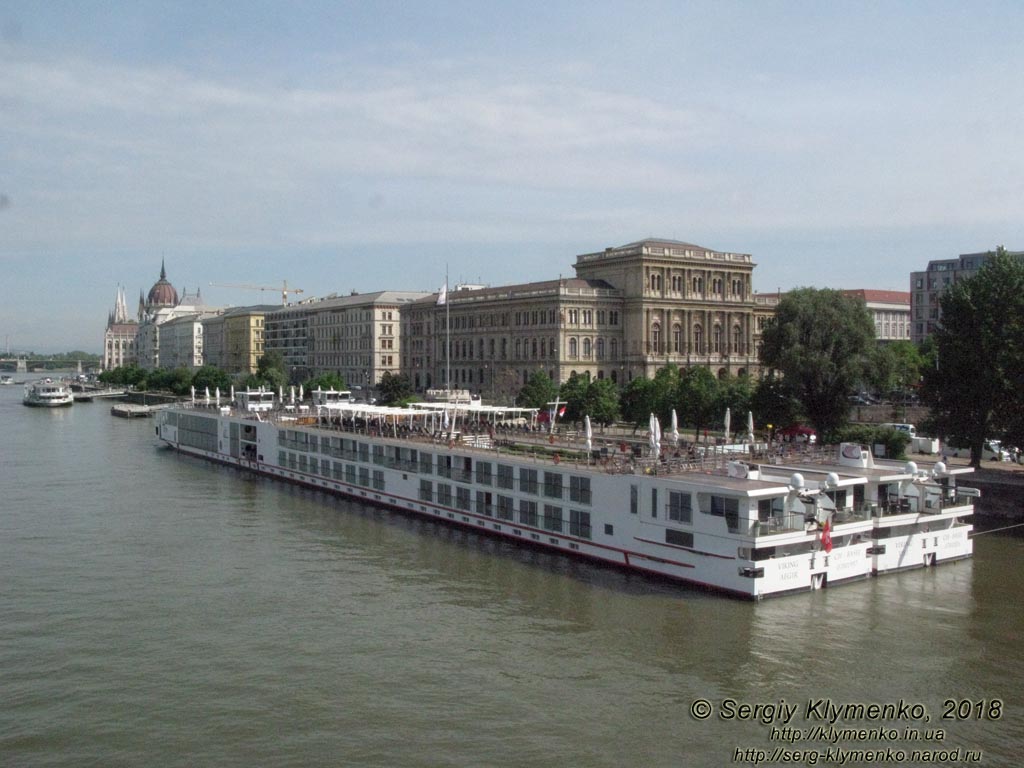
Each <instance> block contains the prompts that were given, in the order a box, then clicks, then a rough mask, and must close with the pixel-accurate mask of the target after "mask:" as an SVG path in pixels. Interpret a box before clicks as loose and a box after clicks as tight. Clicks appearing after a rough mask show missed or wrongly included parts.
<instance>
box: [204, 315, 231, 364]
mask: <svg viewBox="0 0 1024 768" xmlns="http://www.w3.org/2000/svg"><path fill="white" fill-rule="evenodd" d="M225 349H226V347H225V340H224V313H223V312H218V313H217V314H215V315H210V316H208V317H204V318H203V365H212V366H214V367H215V368H220V369H221V370H223V371H226V370H227V355H226V352H225Z"/></svg>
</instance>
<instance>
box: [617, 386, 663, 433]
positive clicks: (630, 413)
mask: <svg viewBox="0 0 1024 768" xmlns="http://www.w3.org/2000/svg"><path fill="white" fill-rule="evenodd" d="M619 406H620V408H621V410H622V418H623V419H625V420H626V421H628V422H629V423H631V424H632V425H633V432H636V430H637V429H638V428H639V427H646V426H647V421H648V419H649V418H650V416H651V414H652V413H653V412H654V408H655V388H654V381H653V380H651V379H645V378H643V377H640V378H636V379H633V380H632V381H631V382H629V384H627V385H626V387H625V389H623V390H622V395H621V396H620V397H619Z"/></svg>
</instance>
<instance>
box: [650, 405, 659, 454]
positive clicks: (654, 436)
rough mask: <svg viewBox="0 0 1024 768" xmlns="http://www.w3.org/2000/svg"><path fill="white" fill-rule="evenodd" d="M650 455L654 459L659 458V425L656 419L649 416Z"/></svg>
mask: <svg viewBox="0 0 1024 768" xmlns="http://www.w3.org/2000/svg"><path fill="white" fill-rule="evenodd" d="M651 455H652V456H653V457H654V458H658V457H659V456H661V425H660V424H659V423H658V417H657V416H655V415H654V414H653V413H652V414H651Z"/></svg>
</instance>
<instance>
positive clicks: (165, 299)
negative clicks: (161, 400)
mask: <svg viewBox="0 0 1024 768" xmlns="http://www.w3.org/2000/svg"><path fill="white" fill-rule="evenodd" d="M215 311H216V310H215V309H213V308H211V307H207V306H205V305H204V303H203V297H202V293H201V291H200V290H199V289H198V288H197V289H196V292H195V293H194V294H190V293H187V292H185V291H182V295H181V297H180V298H179V297H178V291H177V290H176V289H175V288H174V286H173V285H171V283H170V281H169V280H168V279H167V269H166V268H165V266H164V263H163V261H161V262H160V279H159V280H157V281H156V282H155V283H154V284H153V287H152V288H150V289H149V293H148V294H147V295H146V296H145V297H143V295H142V293H141V291H140V293H139V325H138V332H137V333H136V336H135V357H136V360H137V361H138V364H139V367H140V368H147V369H149V368H160V367H162V366H163V362H162V361H161V359H160V332H159V326H161V325H163V324H164V323H166V322H167V321H168V320H173V319H174V318H176V317H182V316H184V315H195V314H208V313H212V312H215ZM195 327H196V326H194V325H193V326H192V328H193V330H194V329H195ZM176 343H178V342H176ZM182 343H183V342H182ZM186 346H187V345H186ZM193 346H194V344H193ZM200 348H201V342H200ZM175 362H177V360H175Z"/></svg>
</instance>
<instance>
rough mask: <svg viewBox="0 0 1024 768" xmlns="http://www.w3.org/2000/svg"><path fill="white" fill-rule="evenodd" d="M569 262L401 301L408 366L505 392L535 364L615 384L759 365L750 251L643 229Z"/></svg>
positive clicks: (460, 384)
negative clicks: (506, 282)
mask: <svg viewBox="0 0 1024 768" xmlns="http://www.w3.org/2000/svg"><path fill="white" fill-rule="evenodd" d="M574 268H575V270H576V275H577V276H576V277H575V278H568V279H560V280H548V281H542V282H536V283H525V284H522V285H511V286H499V287H490V288H480V287H474V288H461V289H460V288H458V287H457V288H456V289H455V290H452V291H450V292H448V293H447V296H446V299H445V301H444V302H443V303H442V302H441V300H440V298H441V297H440V296H439V295H438V294H434V295H433V296H430V297H427V298H424V299H421V300H419V301H415V302H412V303H410V304H408V305H406V306H405V307H403V308H402V336H403V354H402V370H403V372H405V373H407V374H408V375H409V378H410V381H411V382H412V384H413V386H414V388H415V389H417V390H419V391H423V390H426V389H429V388H440V387H444V386H446V383H447V376H448V372H449V370H450V372H451V387H452V388H459V389H471V390H474V391H477V392H480V393H482V394H483V395H484V397H485V399H493V398H498V399H501V398H508V397H509V396H511V394H513V393H514V392H516V391H518V389H519V388H520V387H522V385H523V384H524V383H525V381H526V380H527V379H528V378H529V376H530V374H532V373H533V372H534V371H536V370H543V371H545V372H547V373H548V375H549V376H551V378H552V379H553V380H555V381H557V382H563V381H566V380H567V379H568V378H569V377H570V376H571V375H572V374H573V373H578V374H581V375H588V376H590V377H592V378H598V379H600V378H609V379H611V380H613V381H615V382H617V383H626V382H628V381H630V380H632V379H633V378H636V377H638V376H644V377H648V378H649V377H651V376H653V375H654V373H655V372H656V371H657V370H658V369H659V368H661V367H662V366H664V365H667V364H669V363H674V364H676V365H679V366H680V367H682V368H686V367H690V366H694V365H700V366H706V367H708V368H710V369H711V370H712V371H713V372H714V373H715V374H716V375H718V376H723V375H725V374H726V373H729V374H734V375H737V374H742V373H751V374H753V373H755V372H756V371H757V370H758V361H757V346H756V345H757V334H756V324H755V321H754V298H753V290H752V285H751V281H752V274H753V268H754V264H753V262H752V260H751V258H750V256H749V255H747V254H734V253H721V252H718V251H711V250H708V249H706V248H702V247H700V246H695V245H690V244H687V243H680V242H676V241H672V240H657V239H649V240H643V241H640V242H636V243H630V244H629V245H624V246H621V247H618V248H608V249H606V250H604V251H601V252H599V253H590V254H583V255H580V256H578V257H577V259H576V263H575V265H574ZM448 328H450V332H449V331H447V330H446V329H448ZM449 336H450V340H451V356H450V359H449V358H447V357H446V354H445V350H446V348H447V339H448V337H449Z"/></svg>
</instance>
